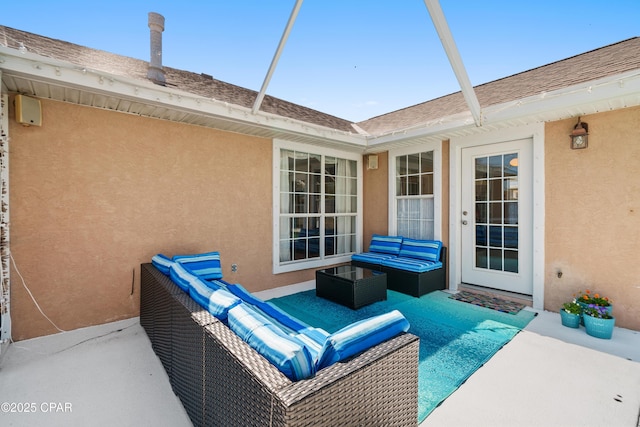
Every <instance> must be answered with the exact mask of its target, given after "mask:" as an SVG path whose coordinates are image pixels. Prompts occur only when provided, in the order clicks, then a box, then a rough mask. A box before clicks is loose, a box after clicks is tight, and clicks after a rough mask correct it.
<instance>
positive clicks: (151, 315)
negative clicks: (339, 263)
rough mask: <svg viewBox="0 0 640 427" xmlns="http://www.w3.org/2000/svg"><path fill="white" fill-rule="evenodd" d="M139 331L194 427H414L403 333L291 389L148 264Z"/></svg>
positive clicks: (414, 379)
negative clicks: (144, 334) (140, 328)
mask: <svg viewBox="0 0 640 427" xmlns="http://www.w3.org/2000/svg"><path fill="white" fill-rule="evenodd" d="M140 323H141V325H142V326H143V327H144V329H145V331H146V333H147V335H148V336H149V339H150V341H151V345H152V347H153V349H154V351H155V353H156V354H157V355H158V357H159V359H160V361H161V362H162V365H163V366H164V368H165V370H166V372H167V375H168V377H169V381H170V383H171V386H172V387H173V390H174V392H175V393H176V395H177V396H178V397H179V398H180V400H181V401H182V403H183V405H184V407H185V409H186V411H187V413H188V414H189V416H190V418H191V420H192V422H193V424H194V425H196V426H201V425H202V426H219V425H225V426H226V425H233V426H236V425H237V426H336V425H340V426H351V425H353V426H374V425H385V426H387V425H389V426H391V425H393V426H409V425H412V426H415V425H416V424H417V399H418V396H417V393H418V344H419V341H418V338H417V337H416V336H414V335H412V334H409V333H403V334H400V335H399V336H396V337H395V338H392V339H389V340H387V341H384V342H382V343H380V344H378V345H376V346H374V347H371V348H369V349H368V350H365V351H364V352H362V353H360V354H357V355H355V356H353V357H351V358H349V359H348V360H345V361H343V362H338V363H335V364H333V365H331V366H328V367H325V368H323V369H320V370H319V371H318V372H317V373H316V374H315V375H314V376H313V377H311V378H308V379H303V380H299V381H291V380H290V379H289V378H287V377H286V376H285V375H284V374H283V373H282V372H280V371H279V370H278V369H277V368H276V367H275V366H274V365H273V364H271V363H270V362H269V361H267V359H265V358H264V357H262V356H261V355H260V354H258V353H257V352H256V351H255V350H254V349H253V348H252V347H250V346H249V345H248V344H247V343H245V342H244V341H243V340H241V339H240V338H239V337H238V336H237V335H236V334H235V333H234V332H233V331H231V329H229V327H228V326H227V325H225V324H224V323H223V322H221V321H219V320H218V319H216V318H215V317H213V316H212V315H211V314H210V313H209V312H207V311H206V310H204V309H203V308H202V307H201V306H200V305H199V304H197V303H196V302H195V301H194V300H193V299H192V298H191V297H189V295H188V294H186V293H185V292H184V291H183V290H182V289H180V288H179V287H178V286H176V284H175V283H174V282H173V281H172V280H171V279H170V278H169V277H167V276H166V275H165V274H163V273H161V272H160V271H159V270H158V269H156V268H155V267H154V266H153V265H152V264H150V263H149V264H142V265H141V297H140Z"/></svg>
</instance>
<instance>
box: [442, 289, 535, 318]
mask: <svg viewBox="0 0 640 427" xmlns="http://www.w3.org/2000/svg"><path fill="white" fill-rule="evenodd" d="M449 298H451V299H455V300H457V301H462V302H468V303H469V304H473V305H478V306H480V307H486V308H490V309H492V310H497V311H501V312H503V313H509V314H518V312H520V310H522V309H523V308H524V307H525V305H524V304H521V303H519V302H513V301H507V300H504V299H501V298H496V297H492V296H491V295H483V294H477V293H474V292H468V291H460V292H458V293H457V294H453V295H451V296H450V297H449Z"/></svg>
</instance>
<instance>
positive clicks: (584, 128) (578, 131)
mask: <svg viewBox="0 0 640 427" xmlns="http://www.w3.org/2000/svg"><path fill="white" fill-rule="evenodd" d="M588 132H589V125H588V124H586V123H583V122H581V121H580V117H578V123H576V125H575V126H574V127H573V131H572V132H571V134H570V135H569V136H570V137H571V148H572V149H574V150H575V149H578V148H587V137H588V136H589V133H588Z"/></svg>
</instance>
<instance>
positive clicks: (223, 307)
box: [189, 277, 242, 322]
mask: <svg viewBox="0 0 640 427" xmlns="http://www.w3.org/2000/svg"><path fill="white" fill-rule="evenodd" d="M189 296H190V297H191V298H193V300H194V301H195V302H197V303H198V304H199V305H200V306H201V307H202V308H204V309H205V310H207V311H208V312H209V313H211V314H212V315H213V316H214V317H215V318H216V319H219V320H221V321H223V322H226V321H227V316H228V313H229V310H230V309H232V308H233V307H235V306H236V305H238V304H240V303H241V302H242V301H240V299H239V298H236V297H235V296H234V295H232V294H231V293H229V292H228V291H226V290H224V289H222V288H220V287H219V286H217V285H215V284H213V283H211V282H206V281H204V280H202V279H201V278H200V277H195V278H194V279H193V280H191V281H190V282H189Z"/></svg>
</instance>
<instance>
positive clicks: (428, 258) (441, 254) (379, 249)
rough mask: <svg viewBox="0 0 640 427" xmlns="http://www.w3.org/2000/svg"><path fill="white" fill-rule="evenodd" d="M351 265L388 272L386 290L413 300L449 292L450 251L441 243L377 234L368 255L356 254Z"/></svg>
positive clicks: (365, 253)
mask: <svg viewBox="0 0 640 427" xmlns="http://www.w3.org/2000/svg"><path fill="white" fill-rule="evenodd" d="M351 264H352V265H355V266H357V267H364V268H369V269H371V270H378V271H383V272H385V273H386V274H387V289H391V290H394V291H398V292H402V293H405V294H408V295H412V296H414V297H420V296H422V295H424V294H427V293H429V292H433V291H437V290H441V289H445V288H446V279H447V278H446V269H447V248H446V247H445V246H443V245H442V242H440V241H439V240H416V239H408V238H404V237H402V236H382V235H378V234H374V235H373V237H372V239H371V243H370V245H369V251H368V252H363V253H358V254H353V256H352V258H351Z"/></svg>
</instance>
